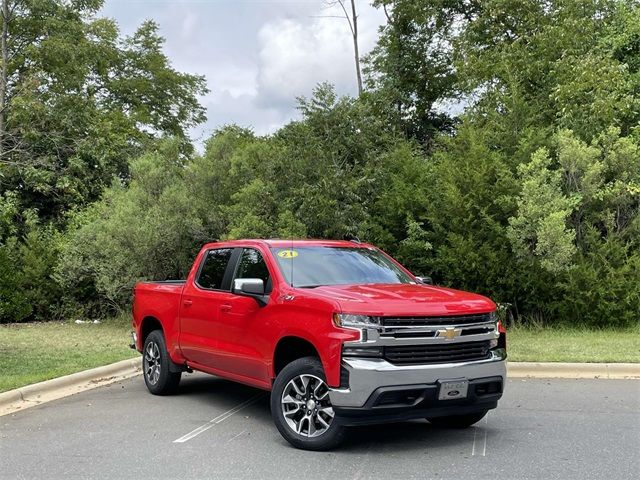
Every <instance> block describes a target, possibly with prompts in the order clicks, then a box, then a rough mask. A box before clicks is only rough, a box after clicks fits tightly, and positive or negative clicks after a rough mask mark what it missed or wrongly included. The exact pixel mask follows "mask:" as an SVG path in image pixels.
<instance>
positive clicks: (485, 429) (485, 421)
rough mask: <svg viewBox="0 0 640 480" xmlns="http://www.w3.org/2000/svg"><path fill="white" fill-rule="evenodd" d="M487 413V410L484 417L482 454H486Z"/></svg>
mask: <svg viewBox="0 0 640 480" xmlns="http://www.w3.org/2000/svg"><path fill="white" fill-rule="evenodd" d="M489 413H490V412H487V416H486V417H484V444H483V446H482V456H483V457H484V456H486V455H487V435H488V434H489Z"/></svg>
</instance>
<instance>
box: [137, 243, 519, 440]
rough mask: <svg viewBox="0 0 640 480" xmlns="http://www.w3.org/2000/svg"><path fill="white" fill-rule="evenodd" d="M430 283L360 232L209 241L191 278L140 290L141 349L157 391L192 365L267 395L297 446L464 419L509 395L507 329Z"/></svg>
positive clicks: (464, 296) (465, 422)
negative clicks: (392, 425)
mask: <svg viewBox="0 0 640 480" xmlns="http://www.w3.org/2000/svg"><path fill="white" fill-rule="evenodd" d="M430 283H431V282H430V281H429V279H425V278H421V277H416V276H414V275H413V274H412V273H411V272H409V271H408V270H407V269H406V268H404V267H403V266H402V265H400V264H399V263H398V262H396V261H395V260H394V259H393V258H391V257H390V256H388V255H387V254H385V253H384V252H382V251H381V250H379V249H377V248H376V247H374V246H372V245H368V244H365V243H359V242H355V241H324V240H297V241H291V240H238V241H229V242H218V243H210V244H207V245H205V246H204V247H203V248H202V250H201V251H200V253H199V254H198V256H197V258H196V259H195V262H194V263H193V267H192V268H191V271H190V273H189V275H188V277H187V279H186V280H183V281H161V282H141V283H138V284H137V285H136V286H135V288H134V302H133V332H132V335H133V345H132V346H133V347H134V348H136V349H137V350H138V351H139V352H141V353H142V355H143V374H144V381H145V383H146V385H147V388H148V390H149V391H150V392H151V393H152V394H155V395H165V394H169V393H173V392H174V391H175V390H176V388H177V387H178V384H179V382H180V376H181V373H182V372H183V371H191V370H198V371H201V372H206V373H209V374H213V375H217V376H220V377H223V378H226V379H230V380H233V381H237V382H241V383H243V384H246V385H250V386H253V387H257V388H259V389H263V390H267V391H270V392H271V414H272V417H273V420H274V422H275V425H276V427H277V429H278V430H279V432H280V433H281V434H282V436H283V437H284V438H285V439H286V440H287V441H288V442H289V443H291V444H292V445H293V446H295V447H298V448H303V449H308V450H325V449H329V448H332V447H335V446H336V445H338V444H339V443H340V441H341V440H342V438H343V437H344V434H345V431H346V427H349V426H353V425H363V424H370V423H382V422H394V421H403V420H408V419H415V418H425V419H427V420H428V421H429V422H430V423H431V424H433V425H435V426H439V427H445V428H464V427H468V426H470V425H472V424H474V423H476V422H478V421H479V420H480V419H482V418H483V417H484V416H485V415H486V414H487V411H488V410H490V409H492V408H496V406H497V403H498V400H499V399H500V397H501V396H502V391H503V388H504V384H505V379H506V356H507V355H506V338H505V330H504V328H503V327H502V325H501V324H500V322H499V321H497V318H496V305H495V304H494V303H493V302H492V301H491V300H489V299H488V298H485V297H483V296H480V295H476V294H472V293H466V292H462V291H457V290H452V289H449V288H442V287H436V286H433V285H431V284H430Z"/></svg>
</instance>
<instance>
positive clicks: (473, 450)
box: [471, 412, 490, 457]
mask: <svg viewBox="0 0 640 480" xmlns="http://www.w3.org/2000/svg"><path fill="white" fill-rule="evenodd" d="M489 413H490V412H487V416H486V417H484V440H483V442H482V453H481V454H479V455H481V456H483V457H486V456H487V435H488V434H489V429H488V425H489ZM477 435H478V427H474V428H473V446H472V447H471V456H472V457H475V455H476V436H477Z"/></svg>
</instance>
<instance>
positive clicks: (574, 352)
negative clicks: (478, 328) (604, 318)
mask: <svg viewBox="0 0 640 480" xmlns="http://www.w3.org/2000/svg"><path fill="white" fill-rule="evenodd" d="M507 352H508V354H509V360H511V361H514V362H584V363H595V362H601V363H625V362H630V363H640V328H634V329H629V330H613V329H607V330H588V329H581V328H568V327H555V328H550V327H543V328H529V327H520V326H518V327H512V328H510V329H509V331H508V332H507Z"/></svg>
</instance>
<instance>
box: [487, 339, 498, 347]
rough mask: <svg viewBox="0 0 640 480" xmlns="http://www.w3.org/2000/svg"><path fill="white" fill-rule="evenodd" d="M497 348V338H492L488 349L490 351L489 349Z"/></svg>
mask: <svg viewBox="0 0 640 480" xmlns="http://www.w3.org/2000/svg"><path fill="white" fill-rule="evenodd" d="M497 346H498V339H497V338H494V339H493V340H491V341H490V342H489V348H490V349H491V348H496V347H497Z"/></svg>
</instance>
